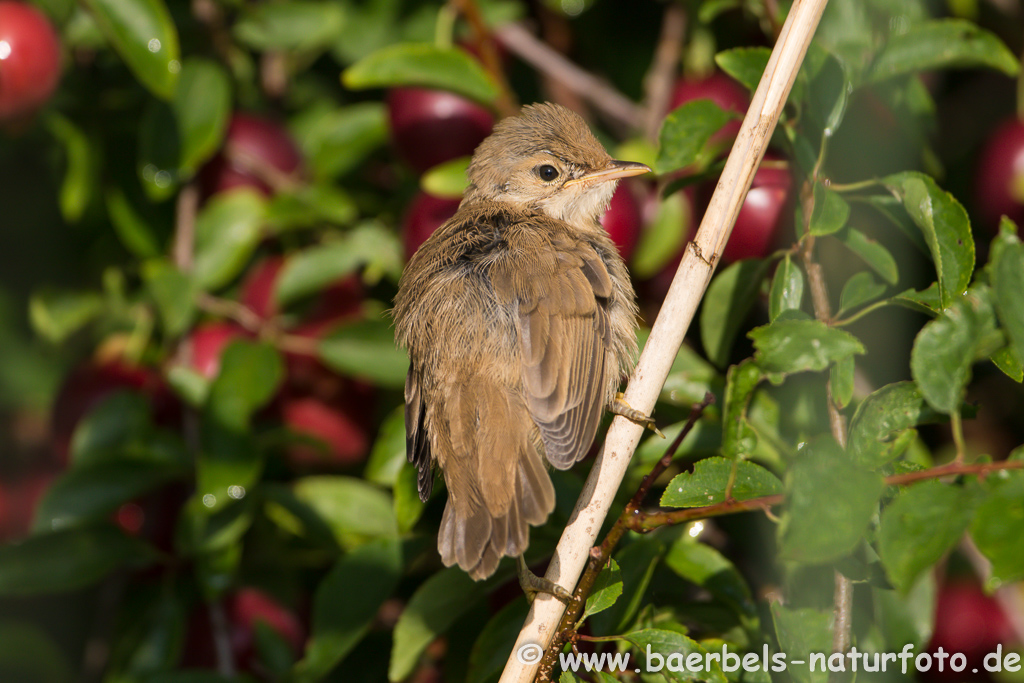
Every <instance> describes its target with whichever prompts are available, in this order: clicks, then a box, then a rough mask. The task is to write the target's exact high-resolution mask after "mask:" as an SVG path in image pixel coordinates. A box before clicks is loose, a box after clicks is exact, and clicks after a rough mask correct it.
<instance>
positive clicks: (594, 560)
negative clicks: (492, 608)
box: [537, 392, 715, 683]
mask: <svg viewBox="0 0 1024 683" xmlns="http://www.w3.org/2000/svg"><path fill="white" fill-rule="evenodd" d="M714 402H715V397H714V395H712V394H711V393H710V392H709V393H706V394H704V400H703V401H701V402H700V403H697V404H695V405H694V406H693V407H692V408H691V409H690V415H689V417H688V418H687V420H686V424H685V425H684V426H683V429H682V431H680V432H679V435H678V436H677V437H676V438H675V440H674V441H672V444H671V445H670V446H669V447H668V449H666V451H665V454H664V455H662V456H661V457H660V458H659V459H658V461H657V462H656V463H654V467H652V468H651V471H650V472H649V473H648V474H647V476H645V477H644V478H643V480H642V481H641V482H640V486H639V487H637V490H636V493H634V494H633V497H632V498H630V499H629V502H628V503H626V507H625V508H624V509H623V510H622V514H620V515H619V518H618V519H616V520H615V524H613V525H612V528H611V529H609V530H608V533H607V534H606V535H605V537H604V540H603V541H602V542H601V545H599V546H595V547H594V548H591V550H590V562H589V564H588V565H587V570H586V571H585V572H584V573H583V578H581V579H580V582H579V584H577V586H576V590H575V591H574V592H573V599H572V604H571V605H570V608H569V609H567V610H566V612H565V614H564V615H563V616H562V620H561V622H560V623H559V625H558V632H557V633H556V634H555V638H554V640H553V641H552V642H551V645H549V646H548V648H547V651H546V652H545V653H544V659H543V661H542V662H541V665H540V671H539V673H538V676H537V680H538V681H540V682H542V683H544V682H547V681H550V680H551V674H552V672H553V670H554V664H555V658H556V656H557V654H558V652H559V651H560V650H561V649H562V645H563V644H564V643H565V642H566V639H567V638H569V637H570V636H571V635H572V634H573V633H574V632H575V625H576V623H577V621H578V620H579V618H580V615H581V614H582V612H583V606H584V604H585V603H586V600H587V596H588V595H590V592H591V590H593V587H594V582H595V581H596V580H597V576H598V574H600V573H601V569H602V568H604V566H605V565H606V564H607V563H608V558H610V557H611V556H612V551H613V550H614V549H615V546H617V545H618V543H619V541H620V540H621V539H622V536H623V534H625V532H626V530H627V529H629V528H630V523H631V522H632V520H633V518H634V517H635V516H636V514H637V513H638V512H639V511H640V506H641V505H642V504H643V501H644V498H646V497H647V494H648V493H649V492H650V490H651V486H652V485H653V484H654V482H655V481H657V479H658V478H659V477H660V476H661V475H662V474H664V472H665V470H666V469H668V467H669V465H671V464H672V461H673V460H674V459H675V457H676V453H677V452H678V451H679V446H680V445H682V443H683V441H684V440H685V439H686V437H687V436H688V435H689V434H690V432H691V431H692V430H693V428H694V426H696V424H697V422H698V421H699V420H700V418H701V417H703V415H704V411H705V410H706V409H707V407H708V406H709V405H711V404H712V403H714Z"/></svg>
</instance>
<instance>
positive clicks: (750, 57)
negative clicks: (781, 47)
mask: <svg viewBox="0 0 1024 683" xmlns="http://www.w3.org/2000/svg"><path fill="white" fill-rule="evenodd" d="M771 56H772V51H771V50H769V49H768V48H766V47H734V48H732V49H731V50H722V51H721V52H719V53H718V54H717V55H715V63H716V64H718V68H720V69H721V70H722V71H724V72H725V73H727V74H729V75H730V76H732V77H733V78H734V79H736V80H737V81H739V82H740V84H741V85H743V87H745V88H746V89H747V90H749V91H750V92H754V91H755V90H757V85H758V83H760V82H761V75H762V74H763V73H764V70H765V67H767V66H768V58H769V57H771Z"/></svg>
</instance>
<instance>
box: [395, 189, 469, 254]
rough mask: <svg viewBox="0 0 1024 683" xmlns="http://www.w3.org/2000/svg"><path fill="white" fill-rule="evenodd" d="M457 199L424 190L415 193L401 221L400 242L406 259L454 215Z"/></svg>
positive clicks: (457, 205) (457, 206)
mask: <svg viewBox="0 0 1024 683" xmlns="http://www.w3.org/2000/svg"><path fill="white" fill-rule="evenodd" d="M459 201H460V200H458V199H441V198H440V197H435V196H433V195H430V194H427V193H426V192H419V193H417V194H416V196H415V197H414V198H413V200H412V203H410V204H409V208H408V209H407V210H406V212H405V219H404V220H403V221H402V244H404V245H405V260H406V261H408V260H409V259H410V258H412V255H413V254H415V253H416V250H417V249H419V248H420V245H421V244H423V243H424V242H426V241H427V238H428V237H430V236H431V235H433V234H434V231H435V230H437V229H438V228H440V227H441V225H443V224H444V222H445V221H447V220H448V219H449V218H451V217H452V216H454V215H455V212H456V211H457V210H458V208H459Z"/></svg>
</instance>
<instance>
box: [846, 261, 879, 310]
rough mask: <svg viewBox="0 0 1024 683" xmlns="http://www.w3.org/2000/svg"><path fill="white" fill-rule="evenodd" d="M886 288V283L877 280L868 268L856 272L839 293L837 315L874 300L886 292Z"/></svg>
mask: <svg viewBox="0 0 1024 683" xmlns="http://www.w3.org/2000/svg"><path fill="white" fill-rule="evenodd" d="M885 289H886V287H885V285H883V284H882V283H880V282H877V281H876V280H875V277H874V276H873V275H872V274H871V273H869V272H867V271H866V270H862V271H860V272H859V273H854V274H853V275H852V276H851V277H850V279H849V280H847V281H846V284H845V285H843V292H842V294H840V295H839V312H838V313H836V316H841V315H842V314H843V313H845V312H847V311H849V310H851V309H854V308H857V307H858V306H862V305H864V304H866V303H868V302H871V301H874V300H875V299H877V298H878V297H880V296H882V295H883V294H885Z"/></svg>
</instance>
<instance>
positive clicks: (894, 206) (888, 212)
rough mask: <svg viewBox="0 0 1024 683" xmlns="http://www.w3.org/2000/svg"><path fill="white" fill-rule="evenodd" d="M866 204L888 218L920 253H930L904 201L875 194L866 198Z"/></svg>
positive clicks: (886, 195) (889, 195)
mask: <svg viewBox="0 0 1024 683" xmlns="http://www.w3.org/2000/svg"><path fill="white" fill-rule="evenodd" d="M864 202H865V203H866V204H868V205H870V206H873V207H874V208H875V209H876V210H877V211H878V212H879V213H880V214H882V215H883V216H885V217H886V218H888V219H889V220H890V221H891V222H892V224H893V225H895V226H896V227H897V228H899V230H900V232H901V233H903V235H904V237H906V238H907V239H908V240H910V242H911V244H913V245H914V247H915V248H916V249H917V250H918V251H920V252H921V253H922V254H926V255H927V254H929V253H930V252H929V251H928V244H927V243H926V242H925V241H924V236H923V235H922V234H921V230H920V228H918V227H917V224H916V223H914V221H913V220H912V219H911V218H910V216H909V215H908V214H907V210H906V209H905V208H903V201H902V200H901V199H900V198H899V197H894V196H893V195H891V194H873V195H870V196H868V197H865V198H864Z"/></svg>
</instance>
